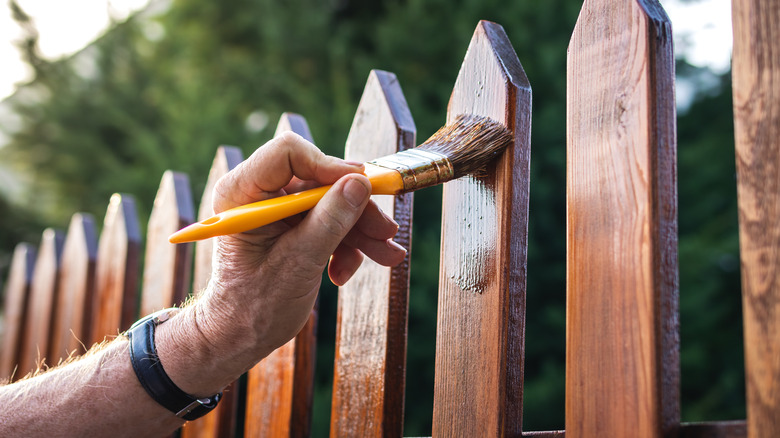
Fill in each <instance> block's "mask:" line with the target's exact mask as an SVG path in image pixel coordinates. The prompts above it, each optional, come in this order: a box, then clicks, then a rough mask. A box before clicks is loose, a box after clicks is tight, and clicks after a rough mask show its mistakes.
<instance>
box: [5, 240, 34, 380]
mask: <svg viewBox="0 0 780 438" xmlns="http://www.w3.org/2000/svg"><path fill="white" fill-rule="evenodd" d="M36 258H37V251H36V249H35V247H34V246H33V245H30V244H29V243H20V244H18V245H16V248H15V249H14V256H13V259H12V260H11V267H10V270H9V274H8V280H7V282H6V284H5V303H4V306H3V344H2V347H3V348H2V351H0V382H1V381H4V380H6V379H8V380H10V378H11V377H13V378H14V380H17V379H19V377H22V376H20V375H19V372H18V371H16V372H14V371H15V370H16V368H17V364H18V363H19V355H20V353H21V351H20V350H21V346H22V332H23V331H24V326H25V323H26V321H25V318H26V316H27V303H28V301H29V296H30V286H31V285H32V280H33V269H34V268H35V259H36Z"/></svg>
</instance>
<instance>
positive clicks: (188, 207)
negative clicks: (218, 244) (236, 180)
mask: <svg viewBox="0 0 780 438" xmlns="http://www.w3.org/2000/svg"><path fill="white" fill-rule="evenodd" d="M193 222H195V209H194V207H193V205H192V193H191V191H190V180H189V178H187V175H185V174H183V173H180V172H173V171H170V170H168V171H166V172H165V173H164V174H163V177H162V180H161V182H160V187H159V189H158V190H157V196H156V197H155V199H154V208H152V213H151V214H150V215H149V226H148V227H147V231H146V257H145V258H144V277H143V286H142V288H141V307H140V310H139V315H141V316H143V315H149V314H150V313H153V312H155V311H157V310H162V309H164V308H166V307H171V306H174V305H179V304H181V303H182V302H183V301H184V300H185V298H187V295H188V294H189V289H190V273H191V272H192V270H191V269H192V243H183V244H178V245H175V244H172V243H170V242H169V241H168V236H170V235H171V234H173V233H174V232H176V231H178V230H180V229H182V228H184V227H185V226H187V225H189V224H191V223H193Z"/></svg>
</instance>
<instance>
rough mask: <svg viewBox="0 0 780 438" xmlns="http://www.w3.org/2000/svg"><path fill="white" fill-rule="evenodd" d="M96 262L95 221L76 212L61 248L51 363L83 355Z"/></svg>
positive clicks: (93, 291)
mask: <svg viewBox="0 0 780 438" xmlns="http://www.w3.org/2000/svg"><path fill="white" fill-rule="evenodd" d="M96 262H97V234H96V230H95V220H94V219H93V217H92V216H91V215H90V214H87V213H76V214H74V215H73V217H72V218H71V220H70V226H69V227H68V234H67V236H66V237H65V244H64V246H63V249H62V263H61V265H62V267H61V268H60V281H59V290H58V292H57V303H56V305H55V306H54V317H53V322H52V324H53V329H52V339H51V348H50V350H49V357H50V358H51V359H52V361H53V363H57V361H58V360H60V359H66V358H68V357H69V356H70V355H71V354H73V353H75V354H81V353H84V352H85V349H84V347H85V346H84V344H83V342H86V340H87V339H88V338H89V336H90V329H91V322H92V304H93V300H94V293H95V267H96Z"/></svg>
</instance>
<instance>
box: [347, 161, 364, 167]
mask: <svg viewBox="0 0 780 438" xmlns="http://www.w3.org/2000/svg"><path fill="white" fill-rule="evenodd" d="M344 163H345V164H349V165H350V166H355V167H363V162H361V161H350V160H344Z"/></svg>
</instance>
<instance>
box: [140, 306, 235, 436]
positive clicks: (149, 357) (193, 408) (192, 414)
mask: <svg viewBox="0 0 780 438" xmlns="http://www.w3.org/2000/svg"><path fill="white" fill-rule="evenodd" d="M178 310H179V309H164V310H161V311H159V312H155V313H152V314H151V315H149V316H147V317H145V318H142V319H140V320H138V321H136V323H135V324H133V325H132V326H131V327H130V328H129V329H128V330H127V332H125V334H126V335H127V337H128V338H129V339H130V361H131V362H132V364H133V370H135V375H136V376H137V377H138V381H139V382H141V386H143V387H144V389H145V390H146V392H147V393H148V394H149V395H150V396H151V397H152V398H153V399H154V400H155V401H156V402H157V403H159V404H161V405H162V406H163V407H165V408H166V409H168V410H169V411H171V412H173V413H174V414H176V416H177V417H179V418H182V419H184V420H187V421H191V420H195V419H197V418H200V417H202V416H204V415H206V414H208V413H209V412H211V411H212V410H213V409H214V408H215V407H217V403H219V400H220V399H221V398H222V393H221V392H220V393H218V394H215V395H212V396H211V397H206V398H201V399H198V398H195V397H193V396H191V395H189V394H187V393H186V392H184V391H182V390H181V388H179V387H178V386H176V384H175V383H173V381H172V380H171V378H170V377H168V374H166V373H165V370H164V369H163V366H162V363H161V362H160V358H159V356H157V349H156V348H155V346H154V330H155V328H156V327H157V326H158V325H160V324H162V323H163V322H165V321H167V320H168V319H170V318H171V317H172V316H173V315H174V314H175V313H176V312H178Z"/></svg>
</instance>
